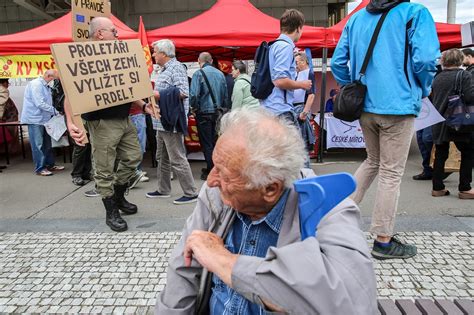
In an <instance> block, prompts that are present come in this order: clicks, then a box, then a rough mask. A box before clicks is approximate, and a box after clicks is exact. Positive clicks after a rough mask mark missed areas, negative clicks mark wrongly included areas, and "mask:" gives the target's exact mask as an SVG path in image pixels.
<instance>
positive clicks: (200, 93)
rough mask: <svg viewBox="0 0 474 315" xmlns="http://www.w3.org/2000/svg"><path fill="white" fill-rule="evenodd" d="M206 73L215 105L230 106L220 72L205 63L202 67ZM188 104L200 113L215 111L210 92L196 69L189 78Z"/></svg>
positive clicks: (223, 79)
mask: <svg viewBox="0 0 474 315" xmlns="http://www.w3.org/2000/svg"><path fill="white" fill-rule="evenodd" d="M202 70H203V71H204V73H205V74H206V77H207V79H208V80H209V84H210V85H211V88H212V92H213V93H214V97H215V98H216V103H217V104H216V105H217V107H227V108H230V104H229V101H228V95H227V84H226V82H225V78H224V75H223V74H222V72H220V71H219V70H217V69H216V68H214V67H213V66H211V65H210V64H208V63H206V64H204V66H203V67H202ZM189 105H190V106H191V108H192V109H193V110H195V111H197V112H198V113H201V114H211V113H214V112H215V108H214V103H213V102H212V98H211V94H210V93H209V89H208V88H207V84H206V81H205V80H204V77H203V75H202V73H201V71H200V70H198V71H196V72H195V73H194V75H193V79H192V80H191V88H190V91H189Z"/></svg>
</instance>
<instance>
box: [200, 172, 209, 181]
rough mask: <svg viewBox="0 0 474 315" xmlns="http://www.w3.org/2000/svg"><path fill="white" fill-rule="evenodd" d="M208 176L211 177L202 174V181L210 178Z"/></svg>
mask: <svg viewBox="0 0 474 315" xmlns="http://www.w3.org/2000/svg"><path fill="white" fill-rule="evenodd" d="M208 175H209V174H204V173H202V174H201V179H202V180H207V176H208Z"/></svg>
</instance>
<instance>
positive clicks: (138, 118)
mask: <svg viewBox="0 0 474 315" xmlns="http://www.w3.org/2000/svg"><path fill="white" fill-rule="evenodd" d="M130 120H131V121H132V123H133V124H134V125H135V127H136V128H137V135H138V142H139V143H140V149H141V150H142V153H145V151H146V119H145V114H136V115H132V116H130Z"/></svg>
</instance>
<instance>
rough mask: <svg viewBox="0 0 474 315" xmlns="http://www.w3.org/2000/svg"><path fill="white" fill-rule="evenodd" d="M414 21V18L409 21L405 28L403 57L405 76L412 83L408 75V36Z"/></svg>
mask: <svg viewBox="0 0 474 315" xmlns="http://www.w3.org/2000/svg"><path fill="white" fill-rule="evenodd" d="M412 23H413V19H411V20H410V21H408V23H407V25H406V28H405V55H404V58H403V71H404V72H405V77H406V78H407V81H408V84H409V85H410V86H411V84H410V79H409V77H408V54H409V46H410V45H409V38H408V30H409V29H410V28H411V26H412Z"/></svg>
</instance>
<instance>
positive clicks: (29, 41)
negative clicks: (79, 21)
mask: <svg viewBox="0 0 474 315" xmlns="http://www.w3.org/2000/svg"><path fill="white" fill-rule="evenodd" d="M111 19H112V21H113V22H114V24H115V27H116V28H117V30H118V35H119V38H120V39H135V38H138V33H137V32H135V31H133V30H132V29H131V28H129V27H128V26H127V25H125V24H124V23H123V22H122V21H120V20H119V19H117V18H116V17H115V16H113V15H112V17H111ZM66 42H72V18H71V12H69V13H68V14H66V15H64V16H62V17H60V18H58V19H56V20H54V21H51V22H49V23H46V24H44V25H41V26H38V27H36V28H33V29H30V30H27V31H24V32H19V33H15V34H9V35H3V36H0V56H1V55H47V54H50V53H51V50H50V49H49V45H51V44H55V43H66Z"/></svg>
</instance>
